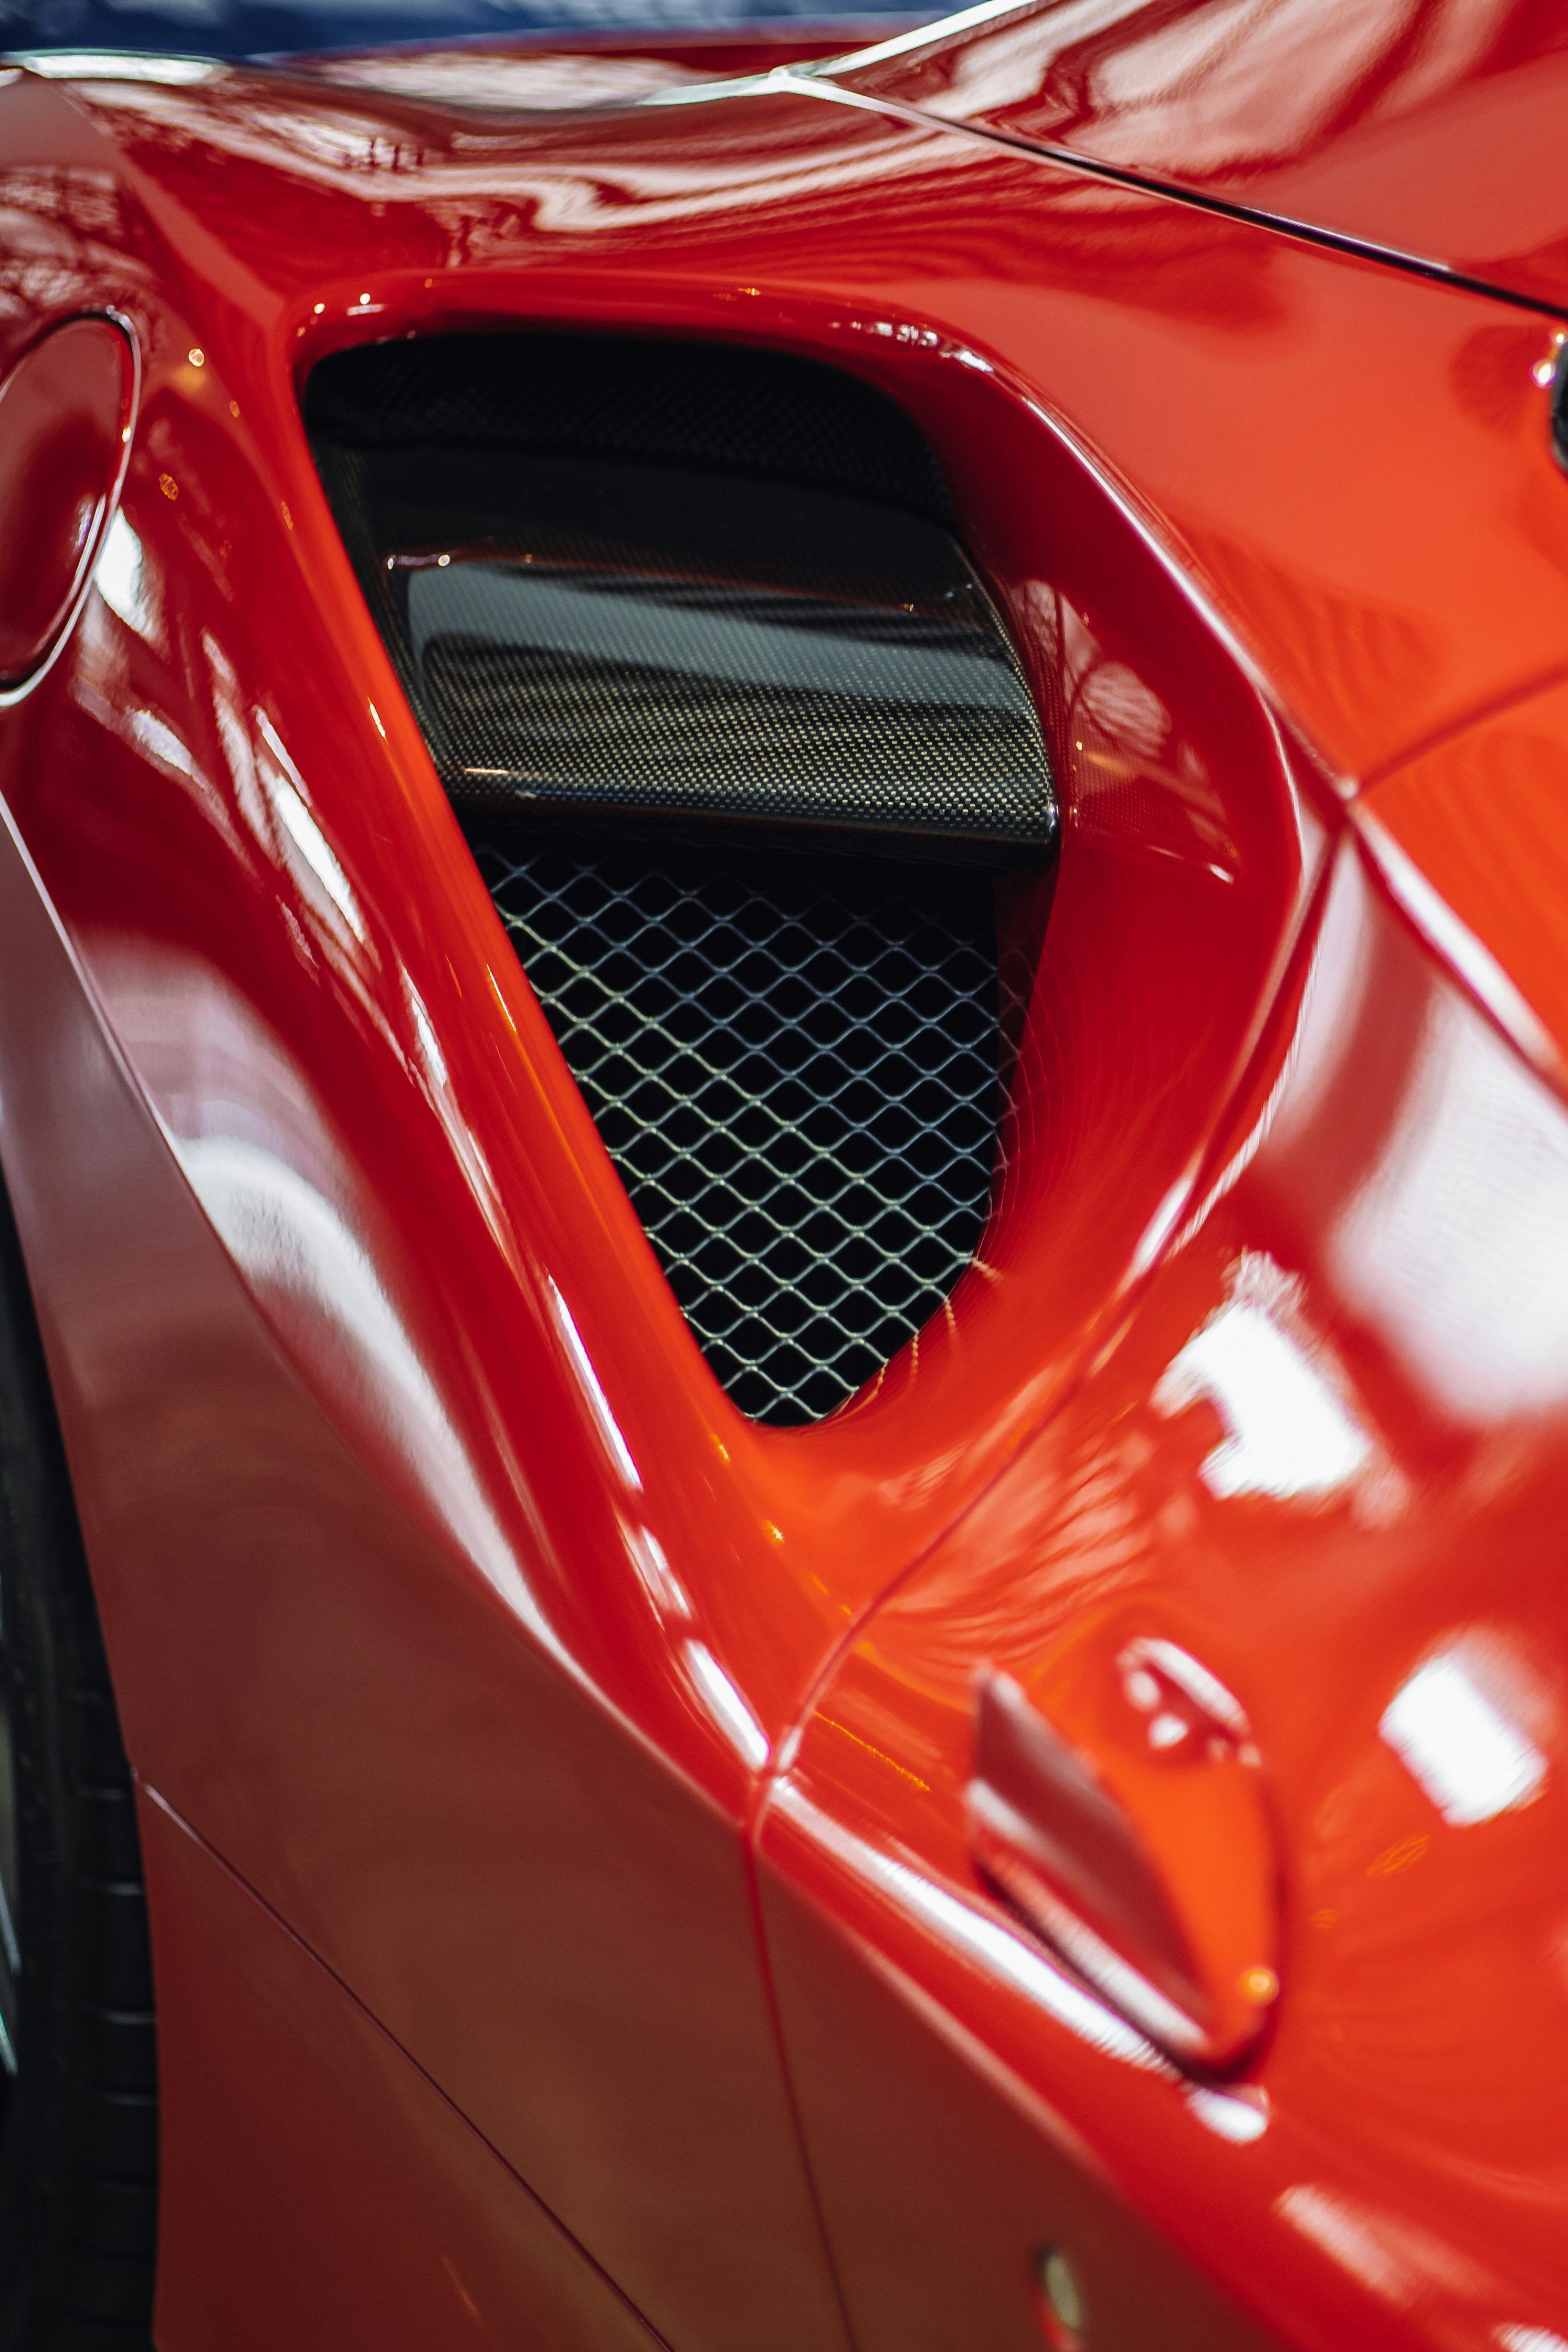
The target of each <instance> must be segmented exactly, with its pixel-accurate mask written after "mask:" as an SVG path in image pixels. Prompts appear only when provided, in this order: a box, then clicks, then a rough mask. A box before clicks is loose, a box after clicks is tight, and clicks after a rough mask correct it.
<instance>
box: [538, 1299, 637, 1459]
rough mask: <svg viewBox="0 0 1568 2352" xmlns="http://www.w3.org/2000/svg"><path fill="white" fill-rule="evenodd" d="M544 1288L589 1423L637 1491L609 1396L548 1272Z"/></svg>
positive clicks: (568, 1308) (628, 1452) (569, 1311)
mask: <svg viewBox="0 0 1568 2352" xmlns="http://www.w3.org/2000/svg"><path fill="white" fill-rule="evenodd" d="M545 1292H546V1296H547V1297H548V1298H549V1307H550V1313H551V1314H552V1316H553V1317H554V1318H555V1326H556V1328H557V1330H558V1331H559V1333H560V1336H561V1340H562V1343H563V1345H564V1346H565V1349H566V1352H567V1355H568V1357H569V1358H570V1361H571V1368H572V1370H573V1371H574V1372H575V1373H576V1374H577V1378H578V1382H579V1385H580V1388H581V1390H582V1393H583V1395H584V1397H585V1398H586V1399H587V1402H588V1409H589V1412H591V1414H592V1415H593V1425H594V1427H595V1428H596V1429H597V1430H598V1432H599V1434H600V1437H601V1440H602V1441H603V1444H604V1450H605V1452H606V1453H607V1454H609V1456H610V1458H611V1460H612V1462H613V1463H614V1465H615V1466H616V1468H617V1469H618V1470H619V1471H620V1473H621V1475H622V1477H623V1478H624V1479H625V1481H626V1484H627V1485H628V1486H635V1487H636V1488H637V1490H638V1492H639V1493H641V1491H642V1486H643V1480H642V1476H641V1474H640V1473H639V1471H638V1468H637V1465H636V1464H635V1462H633V1461H632V1454H631V1450H630V1448H629V1447H628V1445H627V1444H626V1440H625V1439H624V1438H623V1437H622V1434H621V1429H620V1424H619V1423H617V1421H616V1419H615V1415H614V1414H613V1413H612V1412H611V1410H610V1400H609V1398H608V1397H607V1396H606V1395H605V1393H604V1391H603V1390H602V1389H601V1387H600V1385H599V1375H598V1373H597V1372H596V1371H595V1370H594V1369H593V1365H592V1363H591V1360H590V1359H589V1353H588V1350H587V1349H586V1348H585V1347H584V1346H583V1344H582V1335H581V1333H580V1331H579V1329H578V1328H577V1325H576V1324H575V1323H574V1322H573V1321H572V1318H571V1309H570V1307H568V1305H567V1303H566V1301H565V1299H564V1298H563V1297H561V1295H560V1293H559V1290H558V1289H557V1288H556V1286H555V1284H554V1283H553V1282H552V1281H551V1280H550V1278H549V1276H548V1275H547V1276H546V1277H545Z"/></svg>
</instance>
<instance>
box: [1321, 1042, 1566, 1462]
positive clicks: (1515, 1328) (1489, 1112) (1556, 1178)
mask: <svg viewBox="0 0 1568 2352" xmlns="http://www.w3.org/2000/svg"><path fill="white" fill-rule="evenodd" d="M1565 1233H1568V1113H1564V1110H1563V1106H1562V1104H1561V1103H1559V1102H1558V1101H1557V1099H1556V1097H1554V1096H1553V1095H1552V1094H1551V1093H1550V1092H1549V1090H1548V1089H1547V1088H1546V1087H1544V1086H1543V1085H1542V1083H1541V1080H1540V1079H1539V1078H1538V1077H1537V1076H1535V1074H1534V1073H1533V1071H1531V1069H1530V1068H1529V1067H1528V1066H1526V1065H1525V1064H1524V1063H1523V1062H1521V1060H1520V1058H1519V1056H1518V1055H1516V1054H1515V1053H1513V1052H1512V1051H1511V1049H1510V1048H1509V1046H1507V1045H1505V1044H1504V1043H1503V1041H1502V1040H1501V1038H1500V1037H1499V1036H1498V1035H1497V1034H1496V1033H1495V1032H1494V1031H1493V1030H1492V1028H1491V1027H1490V1024H1489V1023H1487V1022H1486V1021H1485V1020H1483V1019H1482V1018H1481V1016H1480V1015H1479V1013H1475V1012H1473V1011H1472V1010H1471V1008H1470V1007H1469V1005H1468V1004H1466V1003H1462V1002H1460V1001H1459V1000H1458V998H1454V999H1443V1000H1441V1001H1439V1003H1437V1006H1436V1007H1435V1009H1434V1011H1433V1013H1432V1016H1431V1018H1430V1021H1429V1024H1428V1026H1427V1034H1426V1037H1425V1038H1424V1040H1423V1042H1422V1048H1421V1055H1420V1061H1419V1064H1418V1066H1417V1068H1416V1075H1415V1077H1414V1079H1413V1082H1412V1084H1411V1086H1410V1087H1409V1090H1408V1092H1407V1094H1406V1097H1405V1101H1404V1103H1403V1106H1402V1108H1401V1110H1400V1116H1399V1124H1398V1127H1397V1129H1396V1132H1395V1134H1394V1135H1393V1137H1392V1138H1391V1139H1390V1140H1389V1143H1388V1146H1387V1148H1386V1149H1385V1151H1384V1152H1383V1153H1382V1155H1381V1157H1380V1159H1379V1161H1378V1164H1377V1167H1376V1169H1375V1171H1374V1173H1373V1174H1372V1176H1371V1177H1370V1179H1369V1180H1368V1181H1367V1183H1366V1184H1365V1185H1364V1188H1363V1189H1362V1191H1361V1192H1358V1193H1357V1194H1355V1196H1354V1198H1353V1199H1352V1201H1351V1202H1350V1204H1349V1206H1348V1208H1347V1209H1346V1211H1345V1212H1344V1214H1343V1217H1342V1218H1341V1219H1340V1221H1339V1223H1337V1224H1336V1225H1335V1227H1334V1228H1333V1234H1332V1235H1331V1238H1330V1244H1329V1253H1330V1260H1331V1265H1332V1268H1333V1274H1334V1275H1335V1276H1336V1278H1337V1281H1338V1284H1339V1286H1340V1288H1341V1290H1342V1291H1343V1294H1344V1296H1345V1297H1346V1299H1347V1300H1348V1301H1349V1302H1350V1304H1351V1305H1352V1306H1353V1307H1354V1308H1355V1309H1357V1310H1359V1312H1360V1313H1362V1314H1363V1315H1364V1316H1365V1317H1366V1318H1368V1319H1369V1320H1371V1321H1375V1322H1376V1323H1377V1324H1379V1325H1381V1326H1382V1328H1383V1329H1384V1330H1385V1332H1386V1333H1387V1335H1388V1338H1389V1340H1390V1342H1391V1343H1392V1345H1393V1346H1394V1348H1395V1349H1396V1350H1397V1352H1398V1354H1399V1356H1400V1357H1401V1359H1402V1360H1403V1361H1404V1363H1405V1365H1406V1368H1407V1370H1409V1372H1410V1374H1411V1376H1412V1378H1413V1379H1414V1380H1416V1381H1417V1382H1418V1383H1419V1385H1420V1386H1421V1387H1422V1388H1423V1389H1424V1390H1425V1391H1427V1394H1428V1396H1430V1397H1431V1398H1432V1399H1433V1400H1434V1401H1435V1402H1437V1404H1439V1405H1440V1406H1441V1407H1442V1408H1443V1409H1444V1410H1446V1411H1447V1412H1451V1413H1453V1414H1454V1415H1455V1416H1456V1418H1458V1420H1460V1421H1462V1422H1465V1423H1469V1424H1470V1425H1471V1426H1472V1427H1473V1426H1475V1425H1477V1424H1478V1423H1479V1424H1480V1425H1482V1426H1485V1425H1486V1424H1487V1423H1495V1422H1499V1421H1503V1420H1507V1419H1509V1418H1511V1416H1512V1415H1513V1414H1515V1413H1518V1412H1539V1411H1542V1410H1543V1409H1550V1408H1551V1407H1552V1406H1553V1405H1556V1404H1560V1403H1561V1402H1563V1400H1564V1399H1565V1398H1568V1250H1564V1248H1563V1234H1565Z"/></svg>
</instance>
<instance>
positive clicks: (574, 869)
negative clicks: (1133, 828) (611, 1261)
mask: <svg viewBox="0 0 1568 2352" xmlns="http://www.w3.org/2000/svg"><path fill="white" fill-rule="evenodd" d="M471 837H472V838H473V839H474V841H475V847H476V854H477V856H478V859H479V865H480V870H481V871H482V872H483V874H484V876H485V878H486V882H487V884H488V885H489V887H490V890H491V893H492V896H493V897H494V898H495V901H496V904H497V907H498V908H499V909H500V912H501V915H502V918H503V919H504V920H505V922H506V924H507V929H508V930H509V931H510V932H511V934H512V937H513V940H515V942H516V944H517V951H518V954H519V955H520V956H521V958H522V961H523V965H524V968H525V970H526V971H527V972H528V979H529V981H530V982H531V983H532V985H533V988H534V991H535V993H536V994H537V995H538V999H539V1001H540V1003H541V1004H542V1005H543V1007H544V1009H545V1012H546V1014H547V1016H548V1017H549V1023H550V1025H551V1027H552V1028H553V1030H554V1031H555V1034H556V1036H557V1038H558V1039H559V1043H560V1046H561V1051H562V1053H563V1054H564V1055H565V1057H566V1060H567V1063H568V1065H569V1066H570V1069H571V1072H572V1075H573V1076H574V1077H575V1078H576V1080H577V1083H578V1085H579V1087H580V1088H581V1090H582V1094H583V1097H584V1098H585V1100H586V1101H587V1103H588V1107H589V1108H590V1109H591V1112H592V1113H593V1116H594V1118H595V1119H596V1121H597V1122H598V1125H599V1130H600V1133H601V1135H602V1137H603V1139H604V1141H605V1143H606V1145H607V1146H608V1147H609V1150H610V1153H611V1157H612V1159H613V1160H614V1162H615V1165H616V1167H617V1169H618V1170H619V1171H620V1173H621V1177H622V1181H623V1183H624V1184H625V1186H626V1189H627V1192H629V1193H630V1195H631V1198H632V1205H633V1206H634V1207H635V1209H636V1211H637V1213H638V1215H639V1217H640V1218H641V1219H642V1221H643V1227H644V1229H645V1231H646V1232H647V1234H648V1237H649V1239H650V1240H651V1241H652V1243H653V1247H654V1249H655V1250H656V1251H657V1253H658V1255H659V1258H660V1261H661V1263H662V1265H664V1271H665V1273H666V1275H667V1276H668V1277H669V1280H670V1284H671V1286H672V1288H673V1289H674V1293H675V1296H676V1297H677V1298H678V1299H679V1301H680V1303H681V1306H682V1307H683V1308H684V1309H685V1315H686V1318H687V1320H688V1321H689V1322H690V1324H691V1326H692V1328H693V1329H694V1331H695V1334H696V1336H697V1339H698V1340H699V1341H700V1342H701V1345H702V1348H703V1350H704V1352H705V1354H706V1357H707V1359H708V1361H709V1362H710V1364H711V1365H712V1366H713V1368H714V1370H715V1371H716V1373H717V1375H718V1377H719V1379H720V1380H721V1381H723V1382H724V1384H725V1386H726V1387H727V1389H728V1391H729V1392H730V1394H731V1396H732V1397H733V1398H734V1400H735V1402H736V1403H737V1405H739V1406H740V1408H741V1410H742V1411H743V1412H748V1413H751V1414H752V1415H754V1416H755V1417H756V1418H757V1419H758V1420H761V1421H768V1422H773V1423H793V1422H802V1421H810V1420H814V1419H816V1418H817V1417H818V1416H820V1415H821V1414H823V1413H826V1412H831V1411H832V1410H833V1408H834V1406H835V1405H838V1404H841V1402H843V1400H844V1399H845V1398H846V1397H848V1396H850V1395H851V1394H852V1392H853V1391H854V1390H856V1389H857V1388H859V1387H860V1386H861V1385H862V1382H863V1381H867V1380H869V1379H870V1378H871V1377H872V1375H873V1373H874V1372H875V1371H876V1370H878V1369H879V1367H880V1366H882V1365H883V1364H884V1363H885V1362H886V1361H887V1360H888V1358H889V1357H890V1356H892V1355H894V1353H895V1352H896V1351H897V1349H899V1348H900V1347H902V1345H903V1344H904V1341H905V1340H906V1339H908V1338H909V1337H910V1336H911V1334H912V1333H914V1332H915V1331H916V1330H918V1329H919V1328H920V1326H921V1324H922V1323H924V1322H925V1320H926V1318H928V1317H929V1316H930V1315H931V1314H933V1313H934V1312H935V1311H936V1308H937V1307H939V1306H940V1305H941V1303H942V1301H943V1299H944V1298H945V1297H946V1295H947V1293H948V1291H949V1290H950V1289H951V1288H952V1286H953V1284H954V1282H955V1281H956V1279H957V1276H958V1275H959V1274H960V1273H961V1272H962V1270H963V1268H964V1266H965V1265H967V1262H968V1260H969V1258H970V1257H971V1256H972V1255H973V1253H974V1250H975V1246H976V1244H977V1241H978V1239H979V1236H980V1233H981V1230H982V1228H983V1226H984V1223H985V1219H986V1213H987V1206H988V1200H989V1193H990V1176H991V1160H992V1154H993V1150H994V1144H995V1137H996V1126H997V1100H996V1097H997V1037H998V1024H997V954H996V938H995V923H994V916H993V905H992V902H993V886H992V883H991V881H990V878H989V877H988V876H987V875H985V874H983V873H977V872H964V871H962V870H960V871H959V872H957V873H956V874H952V873H936V872H934V871H933V870H932V869H930V868H928V867H923V866H904V867H900V866H893V865H890V864H888V863H886V862H884V861H882V860H877V861H874V862H873V861H868V862H865V863H862V862H860V861H857V860H854V859H840V858H825V859H822V860H821V861H819V862H818V863H817V864H816V865H815V866H812V865H810V864H808V863H807V862H806V861H804V860H798V859H794V858H788V857H780V856H778V855H776V854H773V853H768V854H767V855H761V854H758V853H757V852H754V851H732V850H727V849H726V850H714V849H695V848H693V847H692V846H691V845H681V846H680V847H679V848H678V850H676V852H675V854H674V855H671V854H670V852H669V851H668V850H667V849H659V848H655V847H652V846H649V845H644V844H639V843H634V842H633V843H624V844H614V845H608V844H596V843H593V842H591V841H588V842H580V841H578V842H569V841H566V840H550V839H549V838H546V839H543V840H536V841H533V842H531V843H530V842H528V841H525V840H519V839H518V837H517V835H516V834H515V833H508V832H505V831H499V830H497V831H496V832H494V833H490V834H478V835H472V836H471Z"/></svg>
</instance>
